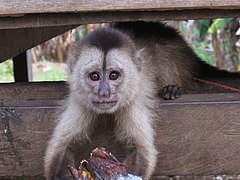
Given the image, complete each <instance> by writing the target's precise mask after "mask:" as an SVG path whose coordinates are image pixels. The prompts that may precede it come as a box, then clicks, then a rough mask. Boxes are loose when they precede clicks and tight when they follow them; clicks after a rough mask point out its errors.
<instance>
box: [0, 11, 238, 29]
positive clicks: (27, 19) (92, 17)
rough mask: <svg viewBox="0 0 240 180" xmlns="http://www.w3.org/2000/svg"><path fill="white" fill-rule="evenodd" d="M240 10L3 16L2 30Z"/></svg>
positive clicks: (231, 13)
mask: <svg viewBox="0 0 240 180" xmlns="http://www.w3.org/2000/svg"><path fill="white" fill-rule="evenodd" d="M239 16H240V10H239V9H211V10H209V9H195V10H178V11H174V10H165V11H127V12H124V11H112V12H88V13H83V12H80V13H45V14H26V15H24V16H20V17H1V20H0V29H18V28H32V27H52V26H65V25H79V24H89V23H109V22H119V21H137V20H144V21H161V20H162V21H163V20H186V19H201V18H208V19H210V18H226V17H239Z"/></svg>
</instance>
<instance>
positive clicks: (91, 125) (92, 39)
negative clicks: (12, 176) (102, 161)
mask: <svg viewBox="0 0 240 180" xmlns="http://www.w3.org/2000/svg"><path fill="white" fill-rule="evenodd" d="M68 61H69V81H68V83H69V88H70V93H69V96H68V97H67V98H66V100H65V101H64V105H63V107H62V111H61V113H60V115H59V117H58V119H57V124H56V127H55V129H54V132H53V134H52V137H51V139H50V141H49V143H48V147H47V150H46V155H45V164H44V168H45V177H46V178H47V179H48V180H50V179H51V180H52V179H64V178H65V179H68V172H67V165H68V164H70V165H74V166H78V165H79V163H80V160H81V159H79V158H78V156H79V155H80V153H79V152H80V151H81V149H82V148H83V147H85V146H86V145H88V144H94V143H93V142H94V140H95V138H96V137H97V136H95V137H93V136H94V135H95V132H96V131H98V132H99V128H100V127H101V124H104V123H109V124H110V125H109V126H106V127H107V128H106V129H108V128H112V130H113V133H112V135H111V138H114V140H115V141H118V142H120V143H121V144H122V145H123V146H122V147H123V149H124V148H125V151H124V152H126V154H127V155H126V157H124V158H123V159H122V161H123V163H124V164H125V165H126V166H128V168H129V169H131V170H132V171H133V172H134V173H136V174H137V175H141V176H143V177H144V178H146V179H150V177H151V175H152V174H153V172H154V168H155V166H156V163H157V154H158V152H157V149H156V147H155V145H154V119H156V115H155V110H156V107H157V106H156V105H157V103H156V101H157V97H158V96H159V95H160V96H161V97H162V98H164V99H176V98H178V97H179V96H180V89H185V90H189V89H191V88H192V78H193V77H203V76H205V77H206V76H208V77H215V76H225V77H226V76H228V75H229V73H227V72H225V71H220V70H217V69H215V68H213V67H211V66H209V65H207V64H205V63H203V62H202V61H201V60H200V59H199V58H198V57H197V56H196V55H195V54H194V52H193V50H192V49H191V48H190V47H189V46H188V44H187V43H186V42H185V41H184V40H183V38H182V37H181V36H180V34H179V33H178V32H177V31H176V30H175V29H173V28H172V27H168V26H166V25H164V24H162V23H158V22H142V21H137V22H126V23H116V24H114V25H112V26H111V27H104V28H101V29H97V30H94V31H93V32H91V33H90V34H89V35H87V36H86V37H85V38H84V39H83V40H81V41H80V42H76V43H75V44H74V47H73V48H72V50H71V53H70V54H69V57H68ZM231 76H234V74H231ZM236 76H238V77H239V75H236ZM101 133H104V130H102V131H100V132H99V134H101ZM106 141H107V140H106ZM94 145H96V146H101V144H94ZM108 146H109V147H108ZM110 146H112V144H111V143H110V142H109V143H107V144H106V147H105V148H106V149H107V150H109V149H111V147H110Z"/></svg>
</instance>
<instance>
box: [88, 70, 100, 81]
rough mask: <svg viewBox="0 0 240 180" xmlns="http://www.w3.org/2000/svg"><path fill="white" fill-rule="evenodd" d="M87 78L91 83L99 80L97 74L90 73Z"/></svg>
mask: <svg viewBox="0 0 240 180" xmlns="http://www.w3.org/2000/svg"><path fill="white" fill-rule="evenodd" d="M89 78H90V79H91V80H92V81H98V80H100V76H99V74H98V73H97V72H92V73H90V74H89Z"/></svg>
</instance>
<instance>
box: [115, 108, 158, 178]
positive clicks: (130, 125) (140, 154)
mask: <svg viewBox="0 0 240 180" xmlns="http://www.w3.org/2000/svg"><path fill="white" fill-rule="evenodd" d="M126 112H128V113H125V115H123V116H122V117H118V118H120V119H118V120H119V123H120V128H121V129H120V131H119V133H118V137H119V138H125V140H127V143H128V146H129V147H132V149H133V151H132V152H131V153H130V154H128V155H127V158H126V159H125V161H124V163H125V165H126V166H127V167H129V168H130V169H131V170H133V171H134V172H135V173H136V174H137V175H141V176H144V177H145V178H150V176H151V175H152V173H153V171H154V168H155V166H156V162H157V150H156V148H155V145H154V130H153V127H152V123H153V122H152V114H151V112H150V111H149V110H148V109H147V108H146V107H145V106H144V105H143V104H138V105H135V106H132V107H131V110H129V109H128V111H126ZM123 140H124V139H123Z"/></svg>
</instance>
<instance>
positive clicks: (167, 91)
mask: <svg viewBox="0 0 240 180" xmlns="http://www.w3.org/2000/svg"><path fill="white" fill-rule="evenodd" d="M172 89H173V85H168V86H165V87H164V88H163V89H162V91H161V94H160V95H161V97H162V98H163V99H166V100H169V99H171V92H172Z"/></svg>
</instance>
